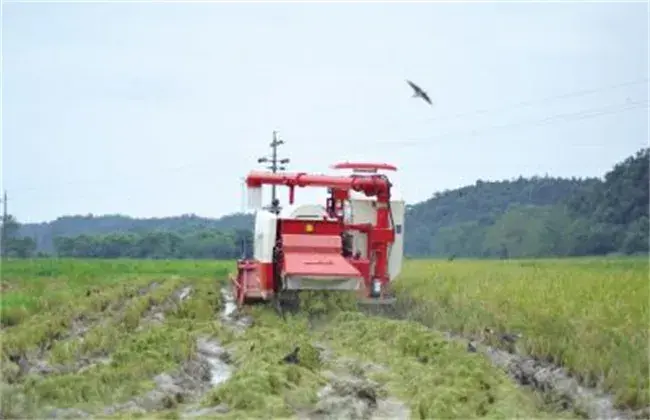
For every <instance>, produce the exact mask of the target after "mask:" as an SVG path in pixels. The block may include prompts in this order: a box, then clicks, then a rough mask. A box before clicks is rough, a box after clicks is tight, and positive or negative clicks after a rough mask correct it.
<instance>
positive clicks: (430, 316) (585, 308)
mask: <svg viewBox="0 0 650 420" xmlns="http://www.w3.org/2000/svg"><path fill="white" fill-rule="evenodd" d="M394 288H395V289H396V291H397V292H398V293H399V295H400V298H401V299H403V301H404V300H406V301H408V305H409V306H410V308H408V312H409V316H410V317H411V318H414V319H417V320H418V321H420V322H423V323H424V324H426V325H430V326H435V327H436V328H437V329H442V330H452V331H456V332H462V333H466V334H474V335H476V334H480V332H481V331H482V330H483V329H484V328H485V327H491V328H493V329H494V330H496V331H497V332H512V331H517V332H521V333H523V335H524V338H523V339H522V340H520V345H519V347H520V350H521V351H523V352H526V353H527V354H530V355H532V356H534V357H537V358H539V359H542V360H548V361H551V362H554V363H556V364H559V365H563V366H566V367H567V368H568V369H569V370H570V371H571V372H572V373H573V374H575V375H576V376H578V377H579V378H581V379H582V381H583V382H584V383H585V384H586V385H588V386H596V385H599V386H602V387H603V388H604V389H605V390H607V391H610V392H612V393H614V394H615V395H616V402H617V404H618V406H619V407H631V408H641V407H644V406H647V405H648V404H649V403H650V396H649V392H648V391H649V389H648V385H649V384H648V376H649V365H648V353H647V348H648V338H649V335H648V328H647V320H648V315H649V313H648V306H649V304H648V293H649V290H648V289H649V286H648V261H647V259H637V258H620V259H618V258H611V259H592V258H585V259H566V260H531V261H528V260H521V261H515V260H513V261H461V260H458V261H454V262H448V261H408V262H407V263H406V265H405V267H404V272H403V274H402V276H401V277H400V279H399V280H397V282H396V283H395V285H394Z"/></svg>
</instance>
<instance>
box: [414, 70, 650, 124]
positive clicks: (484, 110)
mask: <svg viewBox="0 0 650 420" xmlns="http://www.w3.org/2000/svg"><path fill="white" fill-rule="evenodd" d="M648 80H649V79H648V78H643V79H637V80H632V81H627V82H621V83H615V84H611V85H606V86H601V87H598V88H591V89H581V90H574V91H569V92H565V93H561V94H558V95H552V96H546V97H542V98H538V99H528V100H525V101H520V102H515V103H512V104H509V105H504V106H500V107H495V108H479V109H474V110H471V111H464V112H459V113H456V114H449V115H441V116H437V117H432V118H427V119H426V120H424V121H425V122H431V121H446V120H451V119H456V118H461V117H468V116H475V115H481V114H489V113H493V112H501V111H508V110H511V109H518V108H525V107H530V106H534V105H538V104H542V103H547V102H553V101H557V100H560V99H567V98H576V97H580V96H586V95H591V94H594V93H599V92H605V91H608V90H614V89H620V88H623V87H628V86H635V85H641V84H647V83H648Z"/></svg>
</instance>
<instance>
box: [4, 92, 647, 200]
mask: <svg viewBox="0 0 650 420" xmlns="http://www.w3.org/2000/svg"><path fill="white" fill-rule="evenodd" d="M647 104H648V101H636V102H628V103H627V104H623V105H622V106H621V104H617V105H610V106H607V107H601V108H592V109H586V110H581V111H577V112H573V113H565V114H555V115H550V116H547V117H545V118H543V119H539V120H527V121H518V122H514V123H511V124H503V125H497V126H488V127H483V128H480V129H475V130H466V131H459V132H448V133H444V134H441V135H437V136H430V137H423V138H418V139H410V140H395V141H379V142H377V141H373V142H372V144H374V145H378V144H390V145H405V146H407V145H416V146H418V145H422V144H425V143H424V142H427V141H431V140H435V139H439V138H447V137H463V136H476V135H479V134H482V133H484V132H486V131H488V132H489V131H491V130H504V129H508V128H519V127H525V126H533V127H535V126H542V125H549V124H553V123H560V122H569V121H576V120H581V119H588V118H597V117H601V116H604V115H609V114H614V113H619V112H627V111H631V110H634V109H642V108H647ZM276 141H278V142H282V143H284V142H283V141H282V140H277V138H276ZM272 144H273V143H272ZM276 147H277V146H276ZM276 156H277V155H276ZM260 159H261V158H260ZM267 159H268V157H267ZM267 161H268V160H267ZM288 162H289V161H288V159H287V160H286V162H285V164H286V163H288ZM260 163H262V162H260ZM278 163H279V164H280V165H281V164H282V159H280V160H279V161H278V162H277V163H276V165H277V168H278V169H280V170H284V169H285V168H284V166H280V165H279V164H278ZM201 165H205V166H206V167H209V168H212V167H213V165H214V161H209V162H205V163H203V162H201V163H196V162H195V163H190V164H186V165H182V166H177V167H171V168H161V169H159V170H150V171H147V175H157V174H159V173H165V172H175V171H181V170H184V169H188V168H192V167H197V166H201ZM143 177H144V176H142V175H139V176H137V178H138V179H142V178H143ZM88 181H90V182H92V183H93V187H96V186H97V185H98V184H111V185H115V184H117V183H119V182H124V181H123V180H116V179H115V177H110V178H104V179H95V180H92V179H90V180H89V179H84V183H86V182H88ZM79 184H81V182H79V181H68V182H62V183H59V184H58V185H56V186H73V185H79ZM53 187H55V186H54V185H48V186H34V187H27V188H20V189H15V190H14V191H17V192H28V191H37V190H44V189H52V188H53Z"/></svg>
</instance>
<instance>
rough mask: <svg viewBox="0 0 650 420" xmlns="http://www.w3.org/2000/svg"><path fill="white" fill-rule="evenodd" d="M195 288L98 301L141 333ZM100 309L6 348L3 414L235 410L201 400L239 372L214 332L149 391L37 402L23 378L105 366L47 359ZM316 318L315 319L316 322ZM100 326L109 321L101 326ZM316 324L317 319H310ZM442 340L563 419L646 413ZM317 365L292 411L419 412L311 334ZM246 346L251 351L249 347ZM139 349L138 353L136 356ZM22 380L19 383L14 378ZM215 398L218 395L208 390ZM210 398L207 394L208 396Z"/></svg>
mask: <svg viewBox="0 0 650 420" xmlns="http://www.w3.org/2000/svg"><path fill="white" fill-rule="evenodd" d="M158 287H160V283H158V282H152V283H150V284H149V285H147V286H146V287H142V288H141V289H139V290H138V293H137V294H138V295H139V296H145V295H147V294H148V293H152V292H153V291H154V290H156V289H157V288H158ZM194 293H197V292H196V290H194V288H193V287H192V286H191V285H188V284H182V283H181V284H179V285H178V286H177V287H175V288H174V289H173V291H172V293H170V294H169V295H168V297H167V298H165V299H160V300H159V301H150V302H148V303H146V307H145V308H144V309H143V310H141V311H140V312H138V313H139V314H140V318H139V319H138V320H136V321H132V320H130V318H129V315H128V314H129V313H128V311H126V307H125V305H124V301H118V302H115V303H112V304H111V306H110V307H106V308H103V309H104V310H109V309H110V310H111V311H113V313H117V314H121V315H119V316H122V318H121V321H120V322H122V323H133V330H134V331H136V332H142V331H144V330H147V329H148V328H151V327H152V326H155V325H162V324H164V323H165V322H166V318H167V316H168V314H169V313H171V312H173V311H177V310H178V308H181V307H182V306H183V302H185V301H187V300H188V299H190V298H191V297H192V296H193V294H194ZM222 294H223V297H222V298H223V301H224V302H223V303H224V304H223V309H222V311H221V313H220V314H219V319H220V321H221V324H222V325H224V327H225V328H226V329H227V330H228V331H229V333H230V334H232V335H235V336H237V335H242V334H244V333H245V332H246V330H247V329H248V328H249V327H250V326H251V325H253V324H254V323H255V319H254V317H252V316H249V315H244V314H240V313H238V311H237V310H236V309H235V305H234V303H233V299H232V296H231V294H230V293H229V291H228V290H225V289H224V290H222ZM410 308H412V305H410V304H409V302H406V301H403V300H402V301H400V303H399V304H398V305H397V306H395V307H394V308H392V309H391V310H388V311H387V310H380V311H378V310H377V309H376V308H375V309H373V310H368V308H367V307H366V308H362V309H363V311H364V312H366V313H368V314H371V315H373V316H382V317H388V318H392V319H411V320H416V321H417V314H415V313H412V311H411V310H410ZM102 322H104V321H103V320H102V318H101V317H97V318H92V317H79V318H75V319H74V320H72V322H71V323H70V325H69V327H68V328H66V329H65V331H64V332H62V333H60V334H58V335H57V336H56V337H51V340H49V341H47V340H44V342H43V345H41V346H40V347H39V348H37V349H30V350H29V351H25V352H19V351H16V352H13V353H12V354H11V355H10V358H9V359H10V360H9V362H10V363H4V364H5V366H3V381H2V409H1V410H0V412H1V413H2V416H3V418H33V417H34V416H36V417H46V418H90V417H93V418H97V417H107V416H108V417H124V416H144V415H147V416H149V415H152V414H155V415H156V416H158V417H168V418H193V417H199V418H200V417H222V416H223V417H229V416H231V418H239V417H237V415H236V413H241V412H237V411H235V409H234V408H233V407H230V406H229V405H228V404H225V403H215V404H210V403H206V399H207V400H208V401H210V395H211V393H212V394H214V395H218V392H217V393H216V394H215V390H218V389H219V388H220V387H222V386H223V385H224V384H225V383H227V381H228V380H229V379H231V378H232V377H233V375H234V374H235V373H236V372H237V369H238V363H237V362H236V360H237V358H238V357H239V356H240V354H239V353H238V352H241V351H242V350H241V347H233V346H230V347H229V346H228V345H225V344H223V343H222V342H221V340H219V339H218V338H215V335H214V334H208V333H206V334H205V335H200V336H198V337H197V338H196V340H195V342H194V343H193V345H192V355H191V357H188V358H187V359H186V360H184V361H183V362H182V363H181V364H180V365H179V366H177V367H176V368H175V369H171V370H168V371H165V372H162V373H159V374H157V375H155V376H154V377H153V378H152V381H153V384H154V386H153V387H152V389H149V390H148V391H147V392H145V393H142V394H138V395H136V396H134V397H133V398H131V399H129V400H128V401H126V402H121V403H119V404H109V405H106V406H103V407H99V408H98V407H97V406H93V407H88V408H86V407H83V405H80V406H79V407H75V408H62V407H51V406H42V405H40V404H39V402H37V401H30V397H29V396H27V395H25V394H24V393H22V392H21V391H20V388H19V387H18V386H17V385H18V384H20V383H24V381H25V380H30V381H36V382H34V383H37V382H38V380H39V378H42V377H46V376H48V375H59V374H64V373H65V374H75V373H83V372H84V371H86V370H89V369H95V368H96V367H98V366H101V365H108V364H111V362H112V360H113V357H114V355H112V354H111V352H110V351H107V350H102V348H104V347H106V348H108V347H110V346H96V347H98V348H99V349H100V350H98V351H96V352H90V353H88V354H85V355H84V357H82V358H77V359H75V358H73V359H72V360H67V361H66V362H61V363H52V358H51V357H49V358H48V357H46V356H47V355H48V354H49V353H51V352H52V343H53V342H55V341H65V340H70V339H81V341H82V342H83V340H84V339H87V340H90V339H92V338H91V337H89V335H90V333H89V332H90V331H91V330H92V328H97V326H98V325H99V326H101V325H102ZM315 325H317V324H315ZM107 328H108V326H107ZM316 328H318V327H316ZM444 334H445V336H446V338H447V339H448V340H449V341H461V342H463V345H465V344H466V343H467V344H468V345H469V343H470V340H471V343H472V344H471V345H469V346H468V347H467V350H466V351H468V352H476V353H478V354H482V355H484V357H485V358H487V359H488V360H489V361H490V362H491V363H493V364H494V365H495V366H497V367H498V368H499V369H501V370H503V371H504V372H506V373H507V374H508V375H509V376H510V377H511V378H512V381H514V382H515V383H517V384H518V385H520V386H522V387H525V388H528V389H533V390H534V391H535V392H536V393H537V394H538V395H539V396H541V400H542V402H543V404H545V405H547V406H549V407H552V410H554V412H556V413H559V414H562V415H563V416H565V417H567V416H568V417H584V418H608V419H627V418H648V413H649V412H648V411H644V412H624V411H620V410H617V409H615V408H614V405H613V403H612V400H613V399H612V397H611V396H609V395H605V394H603V393H600V392H598V391H597V390H593V389H587V388H584V387H582V386H580V385H579V384H578V382H577V381H576V380H575V379H574V378H571V376H570V375H569V374H568V373H566V372H565V371H564V370H563V369H561V368H559V367H556V366H552V365H549V364H545V363H543V362H539V361H536V360H534V359H531V358H528V357H525V356H522V355H519V354H518V353H517V351H516V349H514V351H513V349H512V348H511V349H509V350H510V351H508V350H504V349H500V348H497V347H495V346H491V345H488V344H487V343H485V342H482V341H481V340H480V339H477V338H476V337H460V336H457V335H455V334H453V333H451V332H446V333H444ZM312 344H313V348H314V349H315V350H316V352H317V357H318V359H319V363H322V364H323V366H324V368H323V370H322V372H321V374H320V376H321V377H322V378H323V379H324V382H323V383H322V384H320V386H319V387H318V391H317V393H316V395H315V398H313V399H311V400H310V403H309V404H296V406H295V409H294V410H293V413H294V417H297V418H299V419H350V420H352V419H385V418H391V419H408V418H419V417H421V415H419V414H418V415H416V414H414V413H413V412H412V410H411V409H410V408H409V406H408V404H407V403H406V402H405V401H402V400H400V399H399V398H397V397H395V396H394V395H391V392H390V390H389V389H387V387H386V386H385V384H382V383H381V382H380V381H377V380H375V379H373V375H381V374H382V373H383V372H385V371H387V370H388V368H387V367H386V366H384V365H382V364H379V363H370V362H364V361H362V360H359V359H355V358H353V357H346V356H342V355H341V354H338V353H337V352H336V351H334V350H333V349H331V348H329V347H328V345H327V344H326V343H324V342H314V343H312ZM250 351H253V349H252V348H251V349H250ZM143 357H146V356H145V355H143ZM21 381H22V382H21ZM214 399H216V400H218V399H219V398H218V397H214ZM214 399H213V400H214Z"/></svg>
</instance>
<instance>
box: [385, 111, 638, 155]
mask: <svg viewBox="0 0 650 420" xmlns="http://www.w3.org/2000/svg"><path fill="white" fill-rule="evenodd" d="M647 105H648V101H634V102H633V101H631V102H628V103H627V104H622V106H621V105H620V104H619V105H615V106H611V105H610V106H607V107H601V108H592V109H586V110H582V111H579V112H573V113H564V114H556V115H551V116H548V117H545V118H543V119H539V120H528V121H519V122H515V123H511V124H502V125H494V126H487V127H483V128H481V129H479V130H466V131H457V132H448V133H444V134H440V135H437V136H431V137H424V138H419V139H412V140H396V141H385V142H379V143H381V144H391V145H421V144H423V143H424V142H428V141H431V140H436V139H440V138H446V137H464V136H476V135H478V134H482V133H485V132H486V131H494V130H502V129H508V128H518V127H524V126H534V127H537V126H543V125H549V124H551V123H559V122H568V121H577V120H582V119H588V118H595V117H600V116H603V115H609V114H615V113H619V112H625V111H630V110H634V109H643V108H648V106H647Z"/></svg>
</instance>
